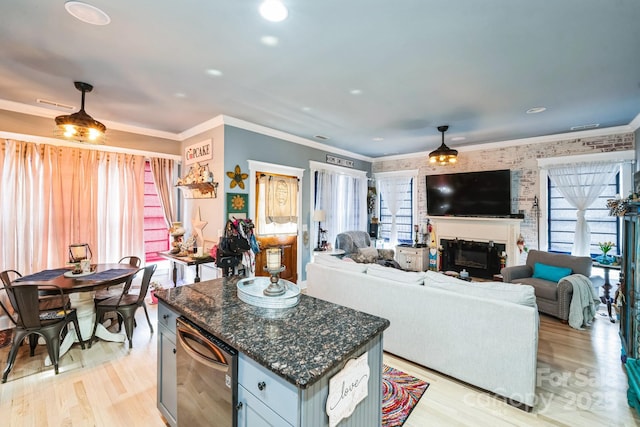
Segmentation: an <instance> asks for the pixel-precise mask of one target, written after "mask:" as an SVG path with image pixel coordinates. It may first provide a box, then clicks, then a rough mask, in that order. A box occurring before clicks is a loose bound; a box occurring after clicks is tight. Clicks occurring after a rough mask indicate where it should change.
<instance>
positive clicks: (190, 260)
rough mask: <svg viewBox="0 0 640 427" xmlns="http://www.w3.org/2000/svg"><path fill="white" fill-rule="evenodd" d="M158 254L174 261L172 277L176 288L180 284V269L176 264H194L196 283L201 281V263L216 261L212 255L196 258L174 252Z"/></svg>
mask: <svg viewBox="0 0 640 427" xmlns="http://www.w3.org/2000/svg"><path fill="white" fill-rule="evenodd" d="M158 255H160V256H161V257H162V258H164V259H168V260H169V261H171V262H172V263H173V273H172V279H173V287H174V288H175V287H176V286H177V284H178V281H177V279H178V269H177V266H176V264H182V265H186V266H189V265H194V266H195V268H196V277H195V278H194V279H193V280H194V282H195V283H198V282H199V281H200V264H207V263H210V262H214V261H215V259H213V258H212V257H210V256H207V257H202V258H194V257H190V256H177V255H174V254H172V253H169V252H158Z"/></svg>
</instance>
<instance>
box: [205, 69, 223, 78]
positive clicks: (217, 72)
mask: <svg viewBox="0 0 640 427" xmlns="http://www.w3.org/2000/svg"><path fill="white" fill-rule="evenodd" d="M206 72H207V74H208V75H210V76H213V77H220V76H222V71H220V70H216V69H215V68H209V69H208V70H207V71H206Z"/></svg>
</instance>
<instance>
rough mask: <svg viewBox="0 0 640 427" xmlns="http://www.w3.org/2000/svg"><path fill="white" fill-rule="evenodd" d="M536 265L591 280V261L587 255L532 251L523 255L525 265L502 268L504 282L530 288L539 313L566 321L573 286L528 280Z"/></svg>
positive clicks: (565, 283)
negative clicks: (542, 265)
mask: <svg viewBox="0 0 640 427" xmlns="http://www.w3.org/2000/svg"><path fill="white" fill-rule="evenodd" d="M537 262H539V263H542V264H546V265H551V266H556V267H565V268H570V269H571V274H582V275H583V276H586V277H591V266H592V264H593V261H592V260H591V258H590V257H588V256H572V255H565V254H555V253H551V252H544V251H537V250H533V249H532V250H530V251H529V254H528V255H527V261H526V264H525V265H516V266H511V267H505V268H503V269H502V271H501V273H502V277H503V280H504V281H505V282H508V283H522V284H525V285H531V286H533V288H534V290H535V294H536V303H537V305H538V311H539V312H541V313H545V314H549V315H551V316H555V317H557V318H559V319H561V320H565V321H566V320H568V319H569V305H570V304H571V296H572V295H573V286H572V285H571V284H570V283H569V282H568V281H566V280H560V281H559V282H553V281H550V280H545V279H539V278H534V277H532V276H533V268H534V266H535V264H536V263H537Z"/></svg>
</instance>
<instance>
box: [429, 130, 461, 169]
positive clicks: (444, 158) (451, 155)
mask: <svg viewBox="0 0 640 427" xmlns="http://www.w3.org/2000/svg"><path fill="white" fill-rule="evenodd" d="M448 129H449V126H438V131H440V132H442V145H440V147H438V149H437V150H434V151H432V152H430V153H429V163H438V164H440V165H441V166H445V165H448V164H451V163H455V162H456V161H457V160H458V150H453V149H451V148H449V147H447V146H446V145H445V143H444V133H445V132H446V131H447V130H448Z"/></svg>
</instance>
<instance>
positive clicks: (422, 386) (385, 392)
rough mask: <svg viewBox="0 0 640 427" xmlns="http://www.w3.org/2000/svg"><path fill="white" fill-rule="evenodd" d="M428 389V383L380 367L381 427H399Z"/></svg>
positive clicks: (394, 370)
mask: <svg viewBox="0 0 640 427" xmlns="http://www.w3.org/2000/svg"><path fill="white" fill-rule="evenodd" d="M428 387H429V383H428V382H426V381H422V380H420V379H418V378H416V377H413V376H411V375H409V374H406V373H404V372H402V371H399V370H397V369H394V368H391V367H389V366H387V365H383V366H382V427H399V426H401V425H402V424H404V422H405V421H406V420H407V418H408V417H409V414H411V411H413V408H415V406H416V405H417V404H418V401H419V400H420V398H421V397H422V395H423V394H424V392H425V391H426V390H427V388H428Z"/></svg>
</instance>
